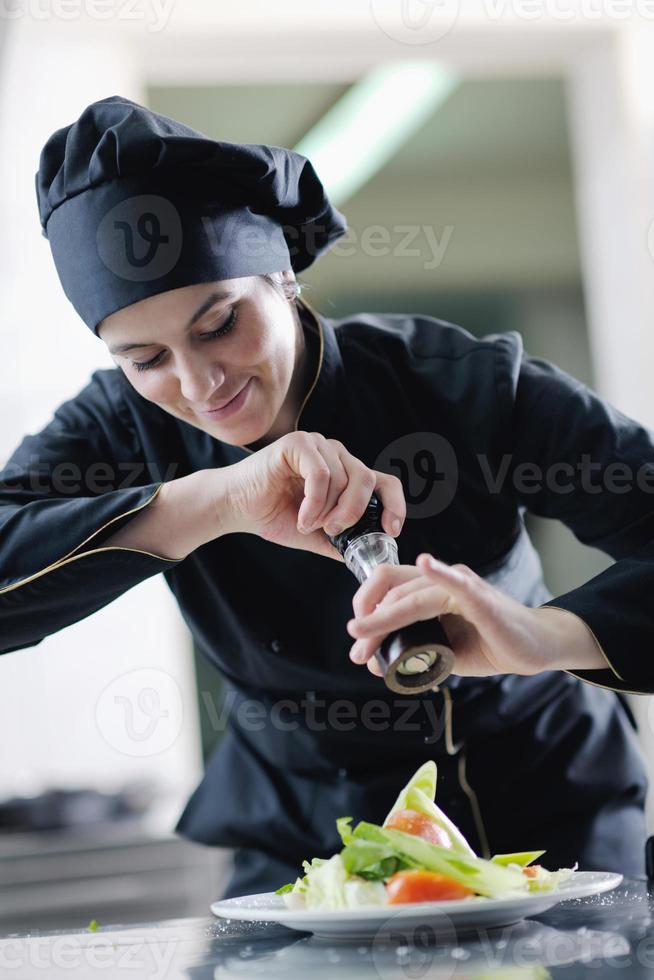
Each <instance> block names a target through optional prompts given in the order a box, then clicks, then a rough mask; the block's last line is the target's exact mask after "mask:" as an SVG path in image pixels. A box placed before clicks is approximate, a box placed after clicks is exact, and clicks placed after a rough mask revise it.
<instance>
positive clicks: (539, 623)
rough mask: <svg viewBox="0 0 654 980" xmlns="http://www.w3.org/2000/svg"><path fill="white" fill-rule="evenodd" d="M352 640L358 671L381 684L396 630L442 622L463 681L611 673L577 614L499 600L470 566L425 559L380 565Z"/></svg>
mask: <svg viewBox="0 0 654 980" xmlns="http://www.w3.org/2000/svg"><path fill="white" fill-rule="evenodd" d="M354 612H355V618H354V619H351V620H350V621H349V623H348V626H347V628H348V632H349V633H350V635H351V636H353V637H355V639H356V643H355V644H354V646H353V647H352V649H351V651H350V657H351V659H352V660H353V661H354V662H355V663H361V664H363V663H367V664H368V669H369V670H371V672H372V673H373V674H377V675H379V676H381V670H380V669H379V666H378V665H377V662H376V660H375V658H374V654H375V651H376V650H377V649H378V648H379V645H380V644H381V642H382V640H383V639H384V638H385V637H386V636H387V635H388V634H389V633H390V632H392V631H393V630H396V629H399V628H400V627H402V626H407V625H408V624H409V623H413V622H416V621H417V620H424V619H431V618H432V617H433V616H440V617H441V624H442V626H443V629H444V630H445V632H446V634H447V637H448V639H449V641H450V645H451V647H452V650H453V651H454V655H455V662H454V668H453V673H455V674H459V675H461V676H463V677H486V676H489V675H491V674H537V673H540V671H543V670H557V669H560V670H573V669H576V670H583V669H585V670H588V669H593V668H606V667H607V666H608V662H607V660H606V658H605V657H604V655H603V654H602V651H601V649H600V647H599V645H598V643H597V642H596V640H595V637H594V636H593V634H592V632H591V631H590V629H589V628H588V627H587V626H586V624H585V623H584V622H583V620H581V619H580V618H579V617H578V616H576V615H575V614H574V613H571V612H568V611H567V610H561V609H554V608H545V607H541V608H536V609H532V608H530V607H528V606H524V605H523V604H522V603H520V602H518V601H517V600H516V599H513V598H512V597H511V596H508V595H506V594H505V593H504V592H500V590H499V589H496V588H494V587H493V586H492V585H489V584H488V583H487V582H486V581H484V579H483V578H480V576H478V575H476V574H475V572H473V571H472V570H471V569H470V568H468V567H467V566H466V565H446V564H444V563H443V562H441V561H438V560H437V559H435V558H433V557H432V556H431V555H420V556H419V558H418V560H417V561H416V564H415V566H413V565H399V566H397V565H380V566H379V567H378V568H377V569H375V571H374V573H373V574H372V575H371V576H370V578H369V579H367V580H366V581H365V582H364V583H363V585H362V586H361V587H360V588H359V590H358V592H357V593H356V595H355V597H354Z"/></svg>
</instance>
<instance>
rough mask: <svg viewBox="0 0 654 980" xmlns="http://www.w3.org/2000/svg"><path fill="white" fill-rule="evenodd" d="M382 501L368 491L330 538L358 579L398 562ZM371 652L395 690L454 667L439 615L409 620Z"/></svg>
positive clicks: (412, 690)
mask: <svg viewBox="0 0 654 980" xmlns="http://www.w3.org/2000/svg"><path fill="white" fill-rule="evenodd" d="M382 510H383V507H382V503H381V501H380V499H379V497H378V496H377V494H374V493H373V495H372V497H371V498H370V503H369V504H368V506H367V508H366V510H365V512H364V514H363V515H362V516H361V518H360V519H359V520H358V521H357V523H356V524H353V525H352V527H348V528H345V530H344V531H341V533H340V534H337V535H335V536H334V537H331V536H330V535H327V537H328V538H329V540H330V541H331V543H332V544H333V545H334V547H335V548H336V549H337V551H339V552H340V554H341V555H342V556H343V558H344V560H345V564H346V566H347V568H349V570H350V571H351V572H352V574H353V575H354V576H355V577H356V578H357V579H358V581H359V582H360V583H363V582H365V580H366V579H367V578H368V577H369V576H370V575H371V574H372V573H373V572H374V570H375V568H376V567H377V566H378V565H381V564H389V565H399V563H400V562H399V558H398V554H397V542H396V541H395V538H392V537H391V536H390V534H386V532H385V531H384V529H383V528H382V523H381V515H382ZM375 657H376V659H377V663H378V664H379V666H380V668H381V670H382V671H383V674H384V681H385V683H386V687H388V688H389V689H390V690H391V691H395V692H397V693H398V694H420V693H421V692H422V691H428V690H430V689H433V688H434V687H436V686H437V685H438V684H440V683H441V682H442V681H444V680H445V678H446V677H448V676H449V674H450V673H451V672H452V667H453V665H454V653H453V652H452V648H451V646H450V643H449V640H448V638H447V636H446V634H445V630H444V629H443V627H442V625H441V621H440V619H439V617H438V616H435V617H434V618H433V619H428V620H422V621H419V622H416V623H410V624H409V625H408V626H403V627H402V628H401V629H399V630H395V631H393V632H392V633H389V634H388V636H387V637H385V639H384V640H383V642H382V644H381V646H380V648H379V650H377V651H376V653H375Z"/></svg>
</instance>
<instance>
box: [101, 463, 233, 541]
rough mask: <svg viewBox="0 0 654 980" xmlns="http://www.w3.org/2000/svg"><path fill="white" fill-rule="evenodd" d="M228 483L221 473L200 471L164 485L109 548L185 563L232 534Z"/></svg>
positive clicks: (120, 531) (207, 470)
mask: <svg viewBox="0 0 654 980" xmlns="http://www.w3.org/2000/svg"><path fill="white" fill-rule="evenodd" d="M226 468H227V467H226ZM227 483H228V481H227V478H226V476H225V475H224V473H223V471H222V470H220V469H205V470H197V471H196V472H195V473H189V474H188V475H187V476H182V477H178V478H177V479H175V480H169V481H167V482H166V483H163V484H162V486H161V489H160V490H159V493H158V494H157V496H156V497H155V498H154V499H153V500H152V502H151V503H149V504H148V506H147V507H144V508H143V509H142V510H140V511H139V512H138V513H137V514H135V515H134V517H132V519H131V520H130V521H129V522H128V523H126V524H124V525H123V526H122V527H120V528H119V529H118V530H117V531H116V532H115V534H113V535H112V536H111V537H110V538H108V539H107V540H106V541H105V542H104V544H105V546H106V547H118V548H132V549H134V550H137V551H146V552H149V553H150V554H155V555H160V556H161V557H163V558H168V559H171V560H178V561H182V560H183V559H184V558H186V557H187V556H188V555H189V554H190V553H191V552H192V551H195V549H196V548H199V547H200V546H201V545H203V544H206V543H207V542H209V541H213V540H214V539H215V538H219V537H221V536H222V535H223V534H228V533H230V531H232V530H233V529H234V528H233V527H232V525H231V522H230V504H229V494H228V491H227Z"/></svg>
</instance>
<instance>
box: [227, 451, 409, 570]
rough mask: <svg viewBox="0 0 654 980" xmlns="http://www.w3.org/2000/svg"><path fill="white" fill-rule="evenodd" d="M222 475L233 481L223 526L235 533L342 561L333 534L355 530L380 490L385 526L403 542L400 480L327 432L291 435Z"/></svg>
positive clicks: (231, 467) (230, 482) (230, 485)
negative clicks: (372, 466) (328, 436)
mask: <svg viewBox="0 0 654 980" xmlns="http://www.w3.org/2000/svg"><path fill="white" fill-rule="evenodd" d="M221 475H222V476H223V477H225V478H226V479H227V484H226V487H224V488H223V492H222V493H221V495H220V498H221V499H220V507H221V509H223V513H222V514H221V522H222V523H223V526H225V524H226V525H227V529H228V530H229V531H232V532H239V531H240V532H246V533H250V534H257V535H259V537H261V538H264V540H266V541H272V542H274V543H275V544H281V545H284V546H285V547H288V548H301V549H303V550H305V551H312V552H314V553H315V554H318V555H325V556H326V557H328V558H336V559H337V560H341V561H342V559H341V556H340V555H339V553H338V551H337V550H336V548H334V546H333V545H332V544H331V543H330V542H329V541H328V540H327V538H326V537H325V533H327V534H330V535H332V536H333V535H335V534H338V533H340V531H342V530H344V529H345V528H346V527H351V526H352V525H353V524H355V523H356V522H357V521H358V520H359V518H360V517H361V515H362V514H363V513H364V511H365V509H366V507H367V506H368V503H369V501H370V497H371V495H372V493H373V491H376V493H377V495H378V496H379V498H380V500H381V502H382V504H383V508H384V510H383V515H382V526H383V528H384V530H385V531H386V532H387V533H388V534H391V535H393V537H397V535H398V534H399V533H400V531H401V529H402V525H403V524H404V520H405V517H406V503H405V500H404V491H403V488H402V484H401V482H400V480H398V478H397V477H395V476H391V475H389V474H387V473H379V472H378V471H377V470H371V469H370V468H369V467H367V466H366V465H365V464H364V463H362V462H361V461H360V460H359V459H357V458H356V457H355V456H352V454H351V453H349V452H348V451H347V449H346V448H345V446H344V445H343V444H342V443H341V442H338V441H337V440H335V439H326V438H325V437H324V436H323V435H321V434H320V433H319V432H289V433H288V434H287V435H285V436H282V437H281V439H277V440H276V441H275V442H272V443H270V444H269V445H268V446H265V447H264V448H263V449H260V450H258V452H255V453H253V454H252V455H251V456H249V457H248V458H247V459H244V460H241V461H240V462H239V463H235V464H233V465H232V466H229V467H226V468H225V469H224V470H221ZM225 490H226V495H225ZM226 504H227V506H228V507H229V509H230V513H229V518H228V520H227V521H225V514H224V508H225V505H226Z"/></svg>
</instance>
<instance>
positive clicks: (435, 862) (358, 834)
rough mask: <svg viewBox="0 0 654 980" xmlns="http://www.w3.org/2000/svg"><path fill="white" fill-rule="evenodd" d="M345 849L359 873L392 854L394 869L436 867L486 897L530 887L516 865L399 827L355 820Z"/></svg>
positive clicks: (518, 892) (362, 873)
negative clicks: (505, 864) (508, 865)
mask: <svg viewBox="0 0 654 980" xmlns="http://www.w3.org/2000/svg"><path fill="white" fill-rule="evenodd" d="M360 843H361V844H364V845H369V844H371V843H372V844H376V845H378V848H377V850H376V851H373V849H372V848H370V847H369V846H364V847H359V844H360ZM355 848H356V852H355ZM346 851H348V855H347V857H345V856H344V865H345V862H346V861H347V863H348V865H349V866H354V864H355V860H356V861H357V862H358V864H357V865H356V866H357V867H358V872H357V873H358V874H359V875H362V876H363V875H364V873H365V872H366V870H367V869H369V868H374V869H375V870H376V869H377V868H378V867H379V866H380V863H381V862H382V861H388V860H389V859H390V858H391V857H395V859H396V861H397V868H396V870H401V869H404V868H411V867H413V868H425V869H426V870H428V871H437V872H438V873H439V874H442V875H446V876H447V877H448V878H451V879H452V880H453V881H456V882H458V883H459V884H461V885H465V886H466V887H467V888H471V889H472V890H473V891H474V892H476V893H477V894H479V895H485V896H487V897H488V898H498V897H500V896H506V895H509V894H522V893H524V892H526V891H528V888H529V886H528V879H527V878H526V876H525V875H523V873H522V871H520V870H519V869H517V868H504V867H502V866H501V865H500V864H497V863H493V862H492V861H486V860H485V859H484V858H480V857H476V856H475V855H470V854H462V853H460V852H457V851H454V850H452V849H450V848H447V847H440V846H439V845H438V844H431V843H430V842H429V841H426V840H423V839H422V838H421V837H415V836H414V835H413V834H405V833H404V832H403V831H401V830H389V829H387V828H385V827H378V826H376V825H375V824H371V823H365V822H362V823H359V824H357V827H356V828H355V830H354V831H352V839H351V841H350V843H349V844H348V845H347V847H346ZM366 858H368V859H369V860H370V862H371V864H370V865H366V863H365V861H366Z"/></svg>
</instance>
